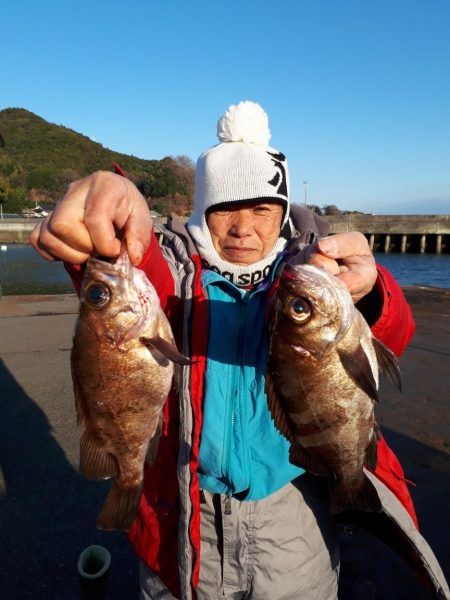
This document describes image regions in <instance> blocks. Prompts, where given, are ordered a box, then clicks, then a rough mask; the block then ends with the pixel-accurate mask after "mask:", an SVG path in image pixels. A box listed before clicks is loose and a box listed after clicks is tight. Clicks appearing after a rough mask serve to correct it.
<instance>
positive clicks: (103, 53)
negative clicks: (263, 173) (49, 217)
mask: <svg viewBox="0 0 450 600" xmlns="http://www.w3.org/2000/svg"><path fill="white" fill-rule="evenodd" d="M0 19H1V24H2V26H1V31H2V60H1V61H0V75H1V77H0V109H2V108H7V107H22V108H26V109H28V110H30V111H32V112H34V113H35V114H37V115H39V116H41V117H43V118H44V119H46V120H48V121H50V122H52V123H57V124H62V125H65V126H67V127H70V128H72V129H74V130H76V131H79V132H81V133H83V134H85V135H88V136H90V137H92V138H94V139H95V140H96V141H98V142H100V143H102V144H103V145H104V146H106V147H108V148H111V149H114V150H117V151H120V152H126V153H128V154H134V155H135V156H139V157H142V158H147V159H151V158H162V157H163V156H166V155H173V156H176V155H180V154H186V155H188V156H190V157H191V158H192V159H193V160H195V159H196V158H197V156H198V155H199V154H200V153H201V152H202V151H203V150H205V149H206V148H208V147H210V146H212V145H214V144H215V143H216V142H217V138H216V122H217V118H218V117H219V116H220V115H221V114H222V113H223V112H224V110H225V109H226V108H227V107H228V105H230V104H233V103H236V102H239V101H240V100H255V101H257V102H259V103H260V104H261V105H262V106H263V108H264V109H265V110H266V111H267V113H268V115H269V122H270V128H271V131H272V139H271V145H272V146H273V147H275V148H277V149H279V150H281V151H282V152H284V153H285V154H286V155H287V157H288V160H289V167H290V178H291V190H292V193H291V197H292V199H293V201H296V202H303V201H304V192H305V186H304V184H303V182H304V181H308V182H309V183H308V186H307V193H308V203H314V204H317V205H319V206H323V205H324V204H336V205H337V206H338V207H339V208H342V209H349V210H362V211H365V212H374V213H377V214H383V213H384V214H387V213H389V214H391V213H392V214H395V213H450V34H449V31H450V0H422V1H420V0H283V2H268V1H265V2H264V1H263V0H240V1H235V0H228V2H217V1H214V0H208V1H204V0H198V1H196V2H193V1H191V2H189V1H188V0H184V1H181V0H158V1H155V0H129V1H128V2H126V3H125V2H117V1H115V0H109V1H108V2H106V1H104V0H100V1H96V0H89V1H88V0H77V1H76V2H75V1H73V0H63V1H61V2H56V1H52V2H50V1H48V0H40V1H39V2H38V1H37V0H26V1H24V0H14V1H12V0H5V2H3V3H2V8H1V9H0Z"/></svg>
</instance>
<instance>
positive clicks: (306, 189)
mask: <svg viewBox="0 0 450 600" xmlns="http://www.w3.org/2000/svg"><path fill="white" fill-rule="evenodd" d="M303 185H304V186H305V208H306V206H307V202H306V201H307V199H308V182H307V181H304V182H303Z"/></svg>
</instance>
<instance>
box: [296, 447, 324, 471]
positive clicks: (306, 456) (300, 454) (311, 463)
mask: <svg viewBox="0 0 450 600" xmlns="http://www.w3.org/2000/svg"><path fill="white" fill-rule="evenodd" d="M289 460H290V462H291V463H292V464H293V465H295V466H296V467H301V468H302V469H305V471H308V472H309V473H312V474H313V475H328V473H329V472H328V469H327V468H326V467H325V466H324V465H323V464H322V463H321V462H320V461H319V460H318V459H317V458H316V457H315V456H313V455H312V454H310V453H309V452H308V451H307V450H305V449H304V448H302V447H301V446H300V445H299V444H298V443H297V442H294V443H293V444H291V447H290V448H289Z"/></svg>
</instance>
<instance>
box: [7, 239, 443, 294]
mask: <svg viewBox="0 0 450 600" xmlns="http://www.w3.org/2000/svg"><path fill="white" fill-rule="evenodd" d="M375 258H376V260H377V262H379V263H380V264H382V265H384V266H386V267H387V268H388V269H389V270H390V271H391V273H392V274H393V275H394V277H395V278H396V279H397V281H398V282H399V283H400V285H424V286H432V287H442V288H450V254H441V255H437V254H381V253H377V254H376V255H375ZM0 286H1V289H2V293H3V294H4V295H5V296H6V295H16V294H25V295H29V294H65V293H73V288H72V284H71V282H70V278H69V276H68V274H67V273H66V271H65V269H64V266H63V265H62V263H61V262H49V261H47V260H45V259H43V258H42V257H41V256H39V254H37V253H36V252H35V250H34V249H33V248H32V247H31V246H29V245H19V244H7V245H6V250H0Z"/></svg>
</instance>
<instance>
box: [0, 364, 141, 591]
mask: <svg viewBox="0 0 450 600" xmlns="http://www.w3.org/2000/svg"><path fill="white" fill-rule="evenodd" d="M109 486H110V484H109V483H108V482H101V483H96V482H89V481H87V480H86V479H84V478H83V477H82V476H81V475H79V474H78V473H77V471H76V470H74V469H73V467H72V466H71V464H70V463H69V461H68V460H67V458H66V456H65V454H64V452H63V450H62V449H61V447H60V446H59V444H58V443H57V442H56V440H55V438H54V436H53V434H52V431H51V428H50V425H49V422H48V420H47V417H46V415H45V414H44V412H43V411H42V410H41V409H40V408H39V407H38V406H37V404H36V403H35V402H34V401H33V400H32V399H31V398H30V397H29V396H28V395H27V394H26V393H25V392H24V390H23V389H22V388H21V387H20V386H19V385H18V384H17V382H16V381H15V379H14V378H13V377H12V376H11V374H10V372H9V371H8V369H7V368H6V367H5V365H4V363H3V362H2V361H1V360H0V538H1V543H0V585H1V597H2V598H4V599H5V600H22V599H27V598H33V599H34V600H41V599H42V600H44V599H45V600H49V599H58V600H59V599H62V600H72V599H74V600H75V599H77V598H79V597H80V594H79V586H78V579H77V574H76V562H77V558H78V555H79V553H80V552H81V550H83V548H85V547H86V546H87V545H89V544H100V545H103V546H105V547H107V548H108V550H109V551H110V553H111V555H112V568H111V575H110V582H109V594H108V598H109V599H110V600H116V599H117V600H118V599H119V598H120V599H121V600H123V599H126V600H128V599H130V600H132V599H133V598H138V575H137V564H136V559H135V557H134V555H133V553H132V552H131V550H130V548H129V546H128V542H127V540H126V539H125V537H124V536H123V534H121V533H109V532H100V531H97V530H96V529H95V518H96V515H97V513H98V511H99V508H100V506H101V504H102V502H103V499H104V498H105V497H106V492H107V490H108V489H109Z"/></svg>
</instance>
